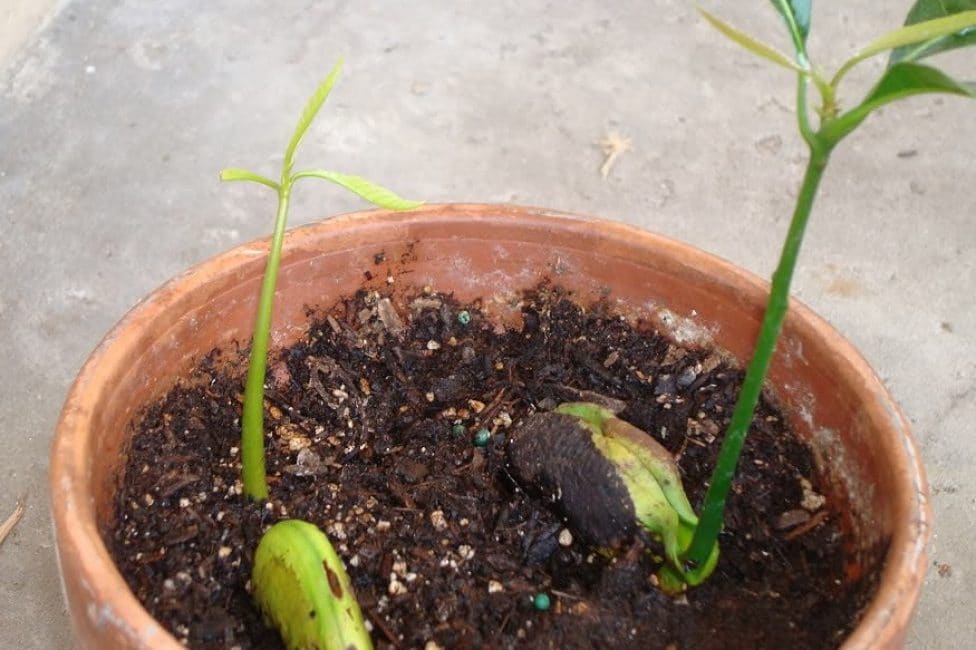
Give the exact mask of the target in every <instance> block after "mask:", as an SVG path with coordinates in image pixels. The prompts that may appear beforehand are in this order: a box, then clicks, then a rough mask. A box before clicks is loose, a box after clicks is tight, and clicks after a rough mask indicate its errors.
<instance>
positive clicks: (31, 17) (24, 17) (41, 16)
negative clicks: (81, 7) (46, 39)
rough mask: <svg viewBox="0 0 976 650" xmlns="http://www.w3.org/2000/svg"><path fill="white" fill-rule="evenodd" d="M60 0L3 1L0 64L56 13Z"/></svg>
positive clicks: (1, 9)
mask: <svg viewBox="0 0 976 650" xmlns="http://www.w3.org/2000/svg"><path fill="white" fill-rule="evenodd" d="M59 2H60V0H4V2H3V6H0V63H2V62H4V61H6V60H7V59H8V58H10V57H11V56H13V55H14V53H15V52H17V51H18V50H19V49H20V47H21V46H22V45H23V44H24V43H25V42H27V41H29V40H30V39H31V37H32V36H33V35H34V33H35V32H36V31H37V30H38V29H39V28H40V27H41V26H42V25H43V24H44V23H45V22H46V21H47V19H48V18H49V17H50V16H51V15H53V14H55V13H56V12H57V8H58V6H59Z"/></svg>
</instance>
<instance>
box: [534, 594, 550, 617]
mask: <svg viewBox="0 0 976 650" xmlns="http://www.w3.org/2000/svg"><path fill="white" fill-rule="evenodd" d="M550 605H552V600H550V598H549V594H547V593H546V592H544V591H543V592H541V593H538V594H536V595H535V596H534V597H533V598H532V606H533V607H535V608H536V611H540V612H545V611H548V610H549V606H550Z"/></svg>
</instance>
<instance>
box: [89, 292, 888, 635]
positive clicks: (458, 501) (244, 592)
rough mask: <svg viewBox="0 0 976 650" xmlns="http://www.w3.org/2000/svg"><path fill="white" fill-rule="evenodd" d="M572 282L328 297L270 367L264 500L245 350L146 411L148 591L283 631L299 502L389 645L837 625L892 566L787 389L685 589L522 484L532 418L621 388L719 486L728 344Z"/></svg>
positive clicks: (142, 593) (160, 609) (209, 626)
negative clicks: (702, 344) (244, 489)
mask: <svg viewBox="0 0 976 650" xmlns="http://www.w3.org/2000/svg"><path fill="white" fill-rule="evenodd" d="M571 298H572V297H571V296H568V295H566V294H565V292H563V291H561V290H560V289H558V288H555V287H552V286H550V285H547V284H545V283H543V284H542V285H540V286H539V287H538V289H537V290H535V291H532V292H529V293H527V294H525V295H524V296H522V299H521V305H520V310H521V321H522V326H521V327H520V328H518V329H505V328H503V327H501V326H499V325H496V324H495V323H493V322H491V321H490V320H489V319H488V318H487V317H486V316H485V315H484V313H483V312H482V310H481V305H480V304H473V305H464V306H461V305H457V304H456V303H454V302H453V301H452V300H451V299H450V297H448V296H443V295H438V294H436V293H434V292H432V291H430V290H427V291H418V292H417V293H416V294H414V296H413V297H412V298H411V299H398V298H393V299H392V300H391V299H390V298H384V297H383V296H381V295H379V294H377V293H375V292H373V293H367V292H365V291H362V292H360V293H359V295H357V296H355V297H353V298H351V299H348V300H346V301H343V302H341V303H340V304H338V305H336V306H335V307H333V308H332V309H330V310H329V311H328V312H326V313H327V314H328V315H327V316H326V317H321V318H320V319H319V320H317V321H315V320H314V317H313V325H312V328H311V330H310V334H309V335H308V336H307V337H306V338H305V339H304V340H302V341H301V342H299V343H298V344H296V345H294V346H293V347H291V348H289V349H287V350H285V351H283V352H281V353H280V355H279V356H278V358H277V360H276V361H275V362H274V363H273V364H272V368H271V370H270V373H269V380H268V384H269V390H268V394H267V402H266V405H265V407H266V408H265V412H266V429H267V450H268V473H269V482H270V485H271V494H272V498H271V500H270V501H269V502H267V503H262V504H255V503H250V502H249V501H248V500H247V499H246V498H244V497H243V496H242V495H241V484H240V451H239V447H238V445H239V417H240V411H241V401H242V392H241V391H242V380H241V377H242V369H243V363H242V362H241V361H240V359H239V357H237V356H236V355H224V357H222V356H221V355H219V354H218V353H214V354H212V355H211V356H210V357H209V358H208V359H206V360H204V361H203V362H202V363H201V364H200V366H199V368H198V369H197V371H196V372H195V373H194V374H193V376H192V377H191V378H189V379H187V380H185V381H183V382H181V383H180V384H179V385H178V386H177V387H175V388H173V389H172V390H171V391H170V392H169V393H168V394H167V395H166V396H165V398H163V399H162V400H161V401H160V402H159V403H157V404H155V405H153V406H152V407H151V408H149V409H148V410H147V412H146V413H144V414H143V416H142V417H141V419H140V420H139V421H138V423H137V425H136V433H135V437H134V439H133V442H132V444H131V448H130V449H129V451H128V459H127V464H126V471H125V475H124V479H123V483H122V485H121V488H120V490H119V492H118V498H117V502H116V511H115V522H116V523H115V524H114V527H113V528H112V529H111V530H109V531H108V532H107V533H106V540H107V542H108V544H109V546H110V548H111V550H112V553H113V555H114V557H115V558H116V560H117V562H118V565H119V567H120V569H121V571H122V573H123V575H124V576H125V578H126V580H127V581H128V583H129V585H130V586H131V588H132V589H133V591H134V592H135V594H136V595H137V597H138V598H139V600H140V601H142V603H143V604H144V605H145V607H146V608H147V609H148V610H149V612H150V613H151V614H152V615H153V616H154V617H156V618H157V619H158V620H159V621H160V622H162V623H163V624H164V625H165V626H166V627H167V628H168V629H169V630H170V631H172V633H173V634H174V635H175V636H176V637H177V638H178V639H180V640H182V641H184V642H186V643H187V644H189V645H190V646H192V647H197V648H217V647H239V648H275V647H281V644H280V641H279V640H278V638H277V635H276V633H275V632H273V631H270V630H268V629H267V628H266V627H265V626H264V625H263V623H262V621H261V617H260V615H259V614H258V613H257V612H256V611H255V610H254V608H253V606H252V605H251V600H250V596H249V584H248V577H249V573H250V569H251V561H252V554H253V552H254V549H255V547H256V546H257V542H258V539H259V537H260V535H261V533H262V532H263V531H264V530H266V529H267V527H268V526H270V525H271V524H272V523H274V522H275V521H278V520H280V519H285V518H301V519H306V520H308V521H311V522H313V523H315V524H317V525H318V526H320V527H321V528H322V529H323V530H325V531H326V532H327V533H328V535H329V537H330V539H331V540H332V541H333V544H334V545H335V546H336V548H337V549H338V551H339V553H340V555H341V556H342V557H343V559H344V560H345V562H346V565H347V567H348V570H349V574H350V576H351V578H352V581H353V584H354V587H355V589H356V594H357V597H358V599H359V602H360V604H361V606H362V608H363V611H364V614H365V615H366V617H367V619H368V621H369V625H370V626H371V629H372V636H373V639H374V643H375V644H376V645H377V646H378V647H380V648H389V647H402V648H421V647H426V648H428V649H433V648H437V647H441V648H482V647H493V648H494V647H497V648H508V647H519V648H522V647H526V648H589V647H593V648H614V649H616V648H638V647H640V648H668V649H685V648H733V647H739V648H827V647H836V646H837V645H839V644H840V642H841V640H842V639H843V637H844V636H845V635H846V633H847V632H849V630H850V629H851V627H853V624H854V622H855V621H856V619H857V617H858V613H859V611H860V610H861V608H862V607H863V605H864V604H865V603H866V602H867V600H868V599H869V597H870V596H871V594H872V592H873V589H874V581H873V580H872V579H870V578H864V579H856V576H857V574H858V573H859V571H858V567H857V566H856V565H853V564H851V563H850V561H849V560H848V558H847V557H845V552H844V538H843V535H842V532H841V529H840V526H839V523H838V519H839V518H838V517H837V516H836V514H835V513H834V512H833V511H832V510H831V504H830V503H829V502H827V503H825V502H824V499H823V498H822V497H820V495H819V494H818V492H819V489H818V482H819V480H820V479H819V477H818V476H817V474H816V471H815V469H814V465H813V461H812V457H811V453H810V451H809V450H808V449H807V448H806V447H804V446H803V444H801V443H800V442H799V441H798V440H797V438H796V437H795V436H794V434H793V433H791V431H790V429H789V427H788V425H787V424H786V423H785V422H784V419H783V417H782V415H781V414H780V413H779V412H778V411H777V410H776V409H775V408H774V407H773V405H771V403H770V401H769V400H767V399H764V400H763V402H762V404H761V405H760V408H759V410H758V413H757V416H756V418H755V420H754V423H753V428H752V432H751V435H750V437H749V438H748V441H747V443H746V446H745V451H744V455H743V458H742V462H741V465H740V470H739V472H738V475H737V478H736V480H735V483H734V491H733V493H732V495H731V498H730V501H729V508H728V511H727V515H726V527H725V532H724V533H723V535H722V537H721V540H720V544H721V557H720V560H719V564H718V567H717V569H716V571H715V573H714V575H713V576H712V578H711V579H710V580H709V581H707V582H706V583H705V584H704V585H703V586H701V587H699V588H695V589H692V590H690V591H688V592H687V594H686V595H684V596H681V597H679V598H671V597H668V596H666V595H664V594H663V593H661V592H660V591H659V590H658V589H657V588H655V587H654V585H653V584H652V582H653V579H652V576H653V574H654V573H655V571H656V569H657V566H656V564H655V561H654V556H655V554H654V553H653V552H651V551H656V550H658V549H654V548H653V547H652V548H650V549H647V550H645V549H643V548H642V545H641V542H639V541H634V543H633V544H631V545H626V546H625V547H624V548H623V549H621V550H620V551H619V552H617V553H616V554H614V555H612V556H608V555H607V554H605V553H600V552H597V549H595V548H592V547H590V546H588V545H587V544H586V540H584V539H582V538H581V537H580V535H579V533H578V532H576V531H572V530H568V529H567V528H566V527H565V524H564V523H563V520H562V519H561V518H560V516H559V514H558V513H557V512H554V511H553V510H552V509H551V503H550V502H549V501H548V500H545V499H542V498H539V497H538V496H533V493H532V490H527V491H526V490H523V489H520V487H519V486H518V485H517V484H516V482H515V480H514V479H513V477H512V474H511V472H510V470H509V468H508V467H507V464H506V440H507V437H508V434H509V432H510V431H511V430H512V428H513V427H517V426H518V424H519V422H520V421H522V420H523V419H524V418H526V417H527V416H528V415H530V414H532V413H534V412H537V411H543V410H546V409H551V408H553V407H554V406H555V405H557V404H558V403H560V402H562V401H569V400H589V399H607V398H611V399H615V400H621V403H620V404H619V405H622V406H624V407H625V408H624V410H623V411H622V413H621V417H622V418H623V419H625V420H627V421H629V422H631V423H633V424H635V425H636V426H638V427H640V428H641V429H643V430H645V431H648V432H650V433H651V434H652V435H653V436H654V437H655V438H656V439H657V440H658V441H660V442H661V443H662V444H663V445H665V446H666V447H667V448H668V449H669V450H670V451H671V452H672V453H674V454H675V456H676V458H677V459H678V464H679V467H680V469H681V472H682V474H683V479H684V484H685V487H686V490H687V492H688V495H689V497H690V499H691V502H692V503H700V501H701V498H702V496H703V494H704V490H705V487H706V486H705V481H707V479H708V475H709V472H710V470H711V468H712V467H713V463H714V460H715V456H716V454H717V451H718V447H719V444H720V442H721V437H722V432H723V430H724V427H725V425H726V424H727V422H728V416H729V414H730V413H731V409H732V405H733V403H734V399H735V396H736V393H737V390H738V386H739V383H740V380H741V372H740V371H739V370H737V369H735V368H732V367H730V366H729V365H728V364H727V363H725V362H724V361H723V359H722V358H721V357H720V356H719V355H718V354H715V353H713V352H710V351H708V350H702V349H694V348H692V349H686V348H682V347H680V346H677V345H676V344H674V343H673V342H672V341H670V340H669V339H668V338H666V337H664V336H662V335H661V334H659V333H657V332H656V331H655V330H654V328H653V327H652V326H650V325H649V324H646V323H637V324H636V325H634V326H632V325H631V324H628V322H626V321H625V320H624V319H623V318H621V317H620V316H617V315H615V314H614V313H613V312H612V310H611V308H610V307H608V305H607V303H606V302H600V303H597V304H595V305H592V306H588V307H587V308H586V309H583V308H581V307H580V306H578V305H577V304H575V303H574V302H573V301H572V299H571ZM229 356H233V358H226V357H229ZM481 429H487V430H488V432H489V433H490V436H489V439H488V441H487V445H486V446H485V447H478V446H475V444H474V443H473V441H474V439H475V437H476V436H477V433H478V432H479V430H481ZM482 436H484V434H482ZM553 453H558V450H554V451H553ZM523 487H524V486H523ZM869 573H870V572H869ZM540 593H545V594H547V595H548V596H549V598H550V603H551V605H550V607H549V609H548V610H545V611H540V610H539V609H537V608H536V607H535V606H534V604H533V598H534V596H535V595H536V594H540Z"/></svg>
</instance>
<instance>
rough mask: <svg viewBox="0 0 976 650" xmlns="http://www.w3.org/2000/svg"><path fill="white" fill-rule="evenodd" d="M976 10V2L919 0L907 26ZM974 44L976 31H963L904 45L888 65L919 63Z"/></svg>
mask: <svg viewBox="0 0 976 650" xmlns="http://www.w3.org/2000/svg"><path fill="white" fill-rule="evenodd" d="M974 9H976V0H918V2H916V3H915V6H913V7H912V8H911V10H910V11H909V12H908V16H907V17H906V18H905V25H906V26H908V25H915V24H916V23H922V22H925V21H928V20H932V19H934V18H942V17H945V16H952V15H953V14H959V13H962V12H964V11H970V10H974ZM973 44H976V29H969V30H963V31H961V32H957V33H955V34H948V35H946V36H941V37H938V38H934V39H932V40H930V41H927V42H924V43H921V44H916V45H904V46H902V47H898V48H895V49H894V50H892V52H891V58H890V59H889V60H888V65H894V64H895V63H898V62H899V61H918V60H919V59H922V58H924V57H927V56H932V55H933V54H937V53H938V52H945V51H946V50H954V49H956V48H958V47H965V46H967V45H973Z"/></svg>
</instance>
